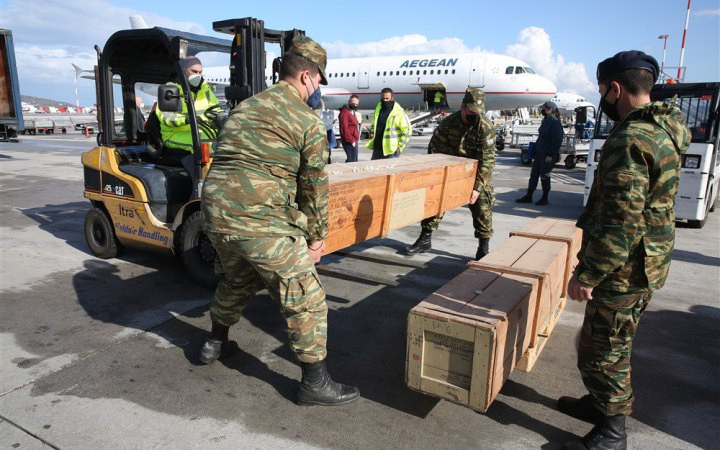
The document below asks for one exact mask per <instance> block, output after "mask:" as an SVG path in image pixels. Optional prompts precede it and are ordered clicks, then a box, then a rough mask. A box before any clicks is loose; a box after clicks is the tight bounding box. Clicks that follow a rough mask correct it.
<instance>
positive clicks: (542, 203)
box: [535, 190, 550, 206]
mask: <svg viewBox="0 0 720 450" xmlns="http://www.w3.org/2000/svg"><path fill="white" fill-rule="evenodd" d="M548 195H550V191H546V190H543V195H542V197H540V200H538V201H537V202H536V203H535V204H536V205H538V206H545V205H547V204H548Z"/></svg>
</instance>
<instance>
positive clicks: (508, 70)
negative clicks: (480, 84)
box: [505, 66, 515, 75]
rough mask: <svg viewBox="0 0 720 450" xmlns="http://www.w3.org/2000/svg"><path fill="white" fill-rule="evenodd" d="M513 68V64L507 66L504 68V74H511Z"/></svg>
mask: <svg viewBox="0 0 720 450" xmlns="http://www.w3.org/2000/svg"><path fill="white" fill-rule="evenodd" d="M514 69H515V68H514V67H513V66H508V67H507V68H506V69H505V75H512V73H513V70H514Z"/></svg>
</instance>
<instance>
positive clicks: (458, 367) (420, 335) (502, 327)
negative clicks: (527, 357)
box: [405, 268, 539, 412]
mask: <svg viewBox="0 0 720 450" xmlns="http://www.w3.org/2000/svg"><path fill="white" fill-rule="evenodd" d="M538 285H539V283H538V280H537V279H536V278H533V277H526V276H521V275H515V274H503V273H499V272H493V271H487V270H477V269H474V268H468V269H467V270H465V271H464V272H463V273H461V274H460V275H458V276H457V277H455V278H454V279H453V280H451V281H450V282H448V283H447V284H445V285H444V286H443V287H441V288H440V289H439V290H437V291H436V292H435V293H433V294H432V295H430V297H428V298H427V299H425V300H424V301H423V302H421V303H420V304H419V305H417V306H416V307H415V308H413V309H412V310H411V311H410V314H409V315H408V324H407V356H406V372H405V379H406V383H407V385H408V387H410V388H411V389H414V390H417V391H420V392H423V393H426V394H430V395H433V396H436V397H440V398H444V399H447V400H449V401H452V402H455V403H458V404H461V405H464V406H468V407H470V408H472V409H474V410H477V411H482V412H485V411H487V409H488V407H489V406H490V404H491V403H492V401H493V400H494V399H495V397H497V395H498V393H499V392H500V389H501V388H502V386H503V384H504V382H505V381H506V380H507V378H508V376H509V375H510V372H511V371H512V369H513V368H514V367H515V365H516V364H517V363H518V362H519V361H520V359H521V358H522V356H523V355H524V354H525V353H526V351H527V350H528V347H529V345H530V338H531V336H530V333H529V330H531V329H532V325H531V322H532V321H533V317H534V315H535V314H534V308H535V301H534V299H535V297H536V295H537V290H538Z"/></svg>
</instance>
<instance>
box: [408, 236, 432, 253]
mask: <svg viewBox="0 0 720 450" xmlns="http://www.w3.org/2000/svg"><path fill="white" fill-rule="evenodd" d="M431 239H432V231H425V230H422V231H421V232H420V237H418V238H417V241H415V243H414V244H413V245H410V246H407V247H405V253H407V254H408V255H414V254H415V253H425V252H426V251H428V250H430V249H431V248H432V242H431Z"/></svg>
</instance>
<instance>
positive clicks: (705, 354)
mask: <svg viewBox="0 0 720 450" xmlns="http://www.w3.org/2000/svg"><path fill="white" fill-rule="evenodd" d="M718 330H720V308H716V307H712V306H702V305H696V306H693V307H691V308H690V312H686V311H673V310H662V311H652V310H648V311H646V312H645V313H644V314H643V317H642V319H641V321H640V326H639V331H638V334H637V335H636V337H635V341H634V344H633V346H634V349H633V355H632V367H633V371H632V386H633V391H634V393H635V397H636V399H635V403H634V404H633V413H632V417H633V418H635V419H636V420H639V421H641V422H643V423H645V424H647V425H649V426H651V427H653V428H655V429H658V430H660V431H663V432H665V433H668V434H670V435H672V436H675V437H676V438H678V439H681V440H683V441H685V442H689V443H691V444H694V445H697V446H698V447H701V448H713V447H715V446H717V440H716V439H713V433H710V432H708V430H711V429H714V428H717V421H718V415H717V405H718V404H720V387H718V380H720V365H718V354H717V349H718V348H720V336H718ZM645 348H647V349H648V350H644V349H645ZM650 349H652V350H650Z"/></svg>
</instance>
